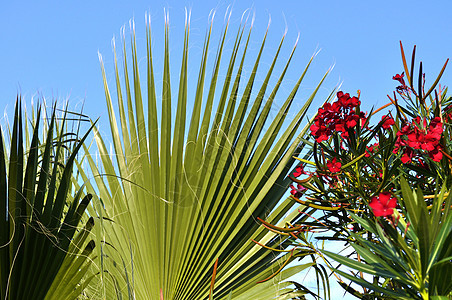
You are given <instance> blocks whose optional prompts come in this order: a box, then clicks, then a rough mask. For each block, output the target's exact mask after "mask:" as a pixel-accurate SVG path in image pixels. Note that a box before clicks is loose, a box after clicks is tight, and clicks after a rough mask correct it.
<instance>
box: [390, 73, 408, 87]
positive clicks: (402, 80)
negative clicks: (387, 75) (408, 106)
mask: <svg viewBox="0 0 452 300" xmlns="http://www.w3.org/2000/svg"><path fill="white" fill-rule="evenodd" d="M403 76H405V72H402V74H396V75H395V76H392V79H393V80H397V81H398V82H400V84H401V85H403V86H404V85H405V80H404V79H403Z"/></svg>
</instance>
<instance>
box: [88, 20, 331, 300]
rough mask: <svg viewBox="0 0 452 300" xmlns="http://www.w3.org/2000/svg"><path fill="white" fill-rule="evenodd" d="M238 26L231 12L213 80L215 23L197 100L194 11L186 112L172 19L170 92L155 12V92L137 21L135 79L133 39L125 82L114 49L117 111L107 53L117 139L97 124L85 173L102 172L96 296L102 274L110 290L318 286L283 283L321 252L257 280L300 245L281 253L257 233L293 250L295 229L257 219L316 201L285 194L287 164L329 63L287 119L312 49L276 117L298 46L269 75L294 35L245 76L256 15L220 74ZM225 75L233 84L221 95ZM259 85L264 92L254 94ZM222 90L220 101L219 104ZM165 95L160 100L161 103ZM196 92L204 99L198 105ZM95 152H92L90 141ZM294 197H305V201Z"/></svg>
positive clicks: (196, 293) (281, 290) (265, 293)
mask: <svg viewBox="0 0 452 300" xmlns="http://www.w3.org/2000/svg"><path fill="white" fill-rule="evenodd" d="M228 28H229V23H227V24H226V26H225V29H224V31H223V32H222V35H221V38H220V43H219V47H218V50H217V52H216V59H215V63H214V65H213V66H214V67H213V72H212V77H211V80H210V83H209V85H208V86H207V85H206V75H207V71H206V69H207V59H208V53H209V49H210V43H211V32H212V24H211V25H210V27H209V28H208V30H207V34H206V38H205V43H204V47H203V53H202V56H201V66H200V70H199V76H198V81H197V84H196V87H197V88H196V93H195V96H194V99H193V101H190V100H189V96H188V84H189V83H188V70H187V65H188V61H189V58H188V54H189V51H188V49H189V34H190V22H189V18H188V19H187V22H186V29H185V37H184V41H183V50H182V65H181V68H180V72H179V74H180V75H179V89H178V94H177V102H176V105H177V111H176V114H175V116H173V112H172V103H174V102H173V101H172V99H173V96H172V92H173V89H172V85H171V76H170V62H169V60H170V57H169V47H170V46H169V25H168V22H166V24H165V51H164V57H163V61H164V70H163V84H162V87H161V97H157V92H158V88H157V87H156V83H155V77H154V67H153V59H154V57H153V53H152V47H151V29H150V19H149V23H148V24H147V39H146V41H147V59H146V67H147V81H146V85H147V87H146V88H145V91H146V95H145V96H144V95H143V90H142V88H141V86H142V83H141V80H140V71H139V68H138V58H137V57H138V55H137V47H136V42H135V32H134V30H133V29H132V38H131V40H132V42H131V59H132V67H131V73H132V75H133V79H132V80H130V79H129V67H130V66H129V62H128V59H127V51H126V44H125V42H124V45H123V49H124V50H123V53H124V57H123V61H122V63H123V68H124V75H123V76H124V83H121V80H120V75H119V68H118V63H117V59H116V51H114V52H115V74H116V95H117V111H116V110H115V109H114V107H115V105H114V104H113V100H112V96H111V93H110V89H109V87H108V83H107V82H108V80H107V78H106V75H105V70H104V66H103V62H102V58H101V64H102V74H103V80H104V87H105V95H106V100H107V107H108V114H109V121H110V129H111V134H112V143H113V149H114V151H113V152H109V151H108V150H107V146H106V145H105V140H104V138H103V137H101V135H100V134H99V132H98V131H97V129H95V139H96V142H97V148H98V151H99V157H100V161H101V165H100V166H99V165H97V164H96V160H95V158H94V157H92V156H91V155H89V154H87V156H86V159H87V161H88V163H89V165H90V167H91V171H92V174H89V173H85V169H84V168H80V172H81V174H82V176H83V179H84V180H85V181H88V180H89V179H90V176H93V177H92V178H93V181H95V185H91V184H90V183H89V182H87V186H88V188H89V189H90V190H92V191H93V192H94V191H97V192H98V195H99V199H98V201H95V202H94V204H95V205H94V206H95V209H93V210H92V211H90V214H92V215H94V214H96V215H97V216H99V220H100V222H101V224H100V225H101V226H100V227H99V228H100V229H99V231H98V232H97V237H98V239H99V245H100V246H99V247H98V248H97V249H98V259H99V266H100V268H101V270H100V274H101V276H100V277H99V278H98V280H97V281H93V285H94V288H93V289H92V291H91V294H88V295H91V297H94V296H95V295H96V293H98V292H99V288H98V287H99V285H101V286H103V289H100V292H101V294H97V295H98V296H102V297H106V298H108V299H112V298H113V297H123V296H124V295H127V296H128V297H129V298H130V299H132V298H133V299H135V298H137V299H206V298H209V297H214V298H215V299H226V298H228V297H231V298H232V299H272V298H274V297H279V298H278V299H289V298H293V297H302V296H303V295H304V294H306V293H308V291H307V290H305V289H303V288H299V289H297V288H293V287H292V288H291V287H290V285H291V284H292V283H291V282H286V283H280V284H279V285H278V283H279V282H281V281H282V280H284V279H287V278H288V277H290V276H291V275H293V274H296V273H298V272H300V271H301V270H303V269H305V268H307V267H310V266H312V265H313V263H312V262H308V263H305V264H302V265H297V266H294V267H291V268H289V269H287V270H285V271H283V272H282V273H279V275H278V276H276V277H273V278H272V279H271V280H268V281H266V282H265V283H262V284H259V285H256V283H257V282H258V281H263V280H265V279H268V278H269V277H272V274H274V273H275V272H276V271H277V270H278V269H279V268H280V267H281V266H282V265H286V264H287V263H288V262H290V261H292V260H293V259H295V258H296V257H295V256H292V255H290V254H289V253H286V254H283V255H275V253H274V252H272V251H270V250H268V249H265V248H262V247H261V246H259V245H258V244H256V243H254V242H253V241H252V240H254V241H256V242H258V243H260V244H262V245H267V246H268V245H269V246H275V247H276V246H280V247H281V249H285V248H286V247H287V240H288V238H290V237H284V238H282V239H281V238H280V237H279V236H278V235H277V234H275V233H272V232H268V231H267V230H266V229H265V228H264V227H260V223H259V222H258V221H257V218H258V217H259V218H262V219H265V220H267V221H268V222H271V223H277V222H280V223H281V224H284V223H285V222H294V221H296V220H297V219H298V218H299V214H298V210H304V209H305V207H304V206H298V205H294V202H293V201H291V200H290V199H286V200H283V201H281V198H282V197H283V195H284V193H285V192H286V190H287V187H288V185H289V184H290V182H291V181H290V179H289V178H287V174H288V173H289V171H290V170H291V168H292V165H293V163H294V158H293V156H294V155H298V154H299V153H300V151H301V150H302V149H303V147H304V144H303V143H301V139H302V138H303V137H304V135H305V133H306V132H307V129H308V127H307V126H305V127H304V128H301V130H300V125H301V123H302V121H303V120H304V118H305V115H306V112H307V110H308V107H309V106H310V104H311V103H312V101H313V99H314V96H315V95H316V93H317V92H318V89H319V87H320V85H321V83H322V82H323V80H324V78H325V76H326V75H327V74H325V76H324V77H323V78H322V79H321V81H320V83H319V84H318V86H317V87H316V88H315V90H314V91H313V92H312V94H311V95H310V96H308V97H307V99H306V100H305V101H306V102H305V104H304V105H303V107H302V108H301V109H300V110H299V111H298V112H296V114H295V116H294V117H293V120H291V121H290V123H286V122H285V119H286V117H287V116H288V112H289V109H290V107H291V106H292V104H293V103H294V101H295V96H296V93H297V91H298V89H299V87H300V84H301V82H302V80H303V78H304V77H305V74H306V72H307V70H308V68H309V66H310V65H311V61H312V59H311V60H310V61H309V62H308V64H307V66H306V68H305V69H304V71H303V73H302V74H301V76H300V77H299V79H298V80H297V81H296V84H295V86H294V87H293V90H292V91H291V92H290V94H289V95H288V96H287V100H286V101H285V102H284V104H283V105H282V107H281V109H280V110H279V111H278V113H277V115H276V116H274V118H273V119H271V120H269V118H268V117H269V114H270V112H271V110H272V109H273V106H272V104H273V102H274V101H275V99H276V98H277V97H278V95H279V93H277V92H278V90H279V88H280V86H281V84H282V82H283V79H284V76H285V75H286V71H287V69H288V67H289V63H290V61H291V59H292V56H293V54H294V50H295V48H296V45H295V47H294V48H293V50H292V52H291V53H290V56H289V58H288V59H287V61H286V63H285V65H284V68H283V71H282V73H281V74H280V75H279V77H278V78H277V80H276V83H275V85H274V86H271V85H270V84H269V82H270V79H271V77H272V75H273V73H274V69H275V65H276V63H277V59H278V57H279V55H280V51H281V50H282V46H283V41H284V36H283V37H282V39H281V42H280V44H279V46H278V48H277V52H276V54H275V55H274V59H273V61H272V63H271V66H270V68H269V70H268V71H267V73H266V77H265V79H264V81H263V82H262V84H261V85H260V86H258V85H257V83H256V80H255V79H256V74H257V72H258V67H259V66H262V65H260V63H261V56H262V53H263V52H264V45H265V42H266V37H267V35H265V36H264V38H263V40H262V42H261V47H260V49H259V51H258V53H257V57H256V58H255V62H254V65H253V69H252V71H251V72H250V76H249V77H248V78H246V76H245V75H244V74H243V69H244V64H245V57H247V50H248V43H249V41H250V36H251V28H250V29H249V31H248V32H246V30H245V28H246V25H241V26H240V28H239V29H238V32H237V35H236V36H235V42H234V45H233V48H232V53H231V56H230V58H229V60H228V61H227V64H228V67H227V71H226V74H225V79H224V80H223V81H222V82H220V81H219V78H220V76H219V74H220V65H221V61H222V58H223V55H224V48H225V44H226V42H227V32H228ZM244 41H245V42H244ZM243 44H244V45H243ZM241 51H243V52H242V53H240V52H241ZM234 72H235V75H234ZM327 73H328V72H327ZM244 81H246V84H245V85H244V87H243V92H242V93H241V94H240V92H239V91H242V90H241V86H242V85H241V83H242V82H244ZM217 85H221V86H222V87H221V93H219V94H218V92H217ZM206 88H207V95H205V94H204V90H205V89H206ZM256 88H257V90H258V92H257V93H254V90H255V89H256ZM267 91H270V92H269V93H268V92H267ZM214 99H217V100H218V102H217V103H216V104H214V103H215V101H214ZM297 101H298V102H299V101H300V100H297ZM158 103H161V107H159V108H158V105H157V104H158ZM190 103H191V104H192V105H193V106H192V108H191V109H187V106H188V105H189V104H190ZM215 108H216V110H215ZM146 109H147V112H146V111H145V110H146ZM187 111H188V112H190V111H191V118H190V117H187V114H186V112H187ZM117 116H119V124H118V122H117V119H116V118H117ZM159 121H160V124H159ZM267 126H268V128H267V129H265V128H266V127H267ZM86 151H87V153H88V152H89V149H88V146H87V147H86ZM294 206H298V207H296V208H295V209H294ZM292 209H294V210H293V211H292ZM88 293H89V292H88Z"/></svg>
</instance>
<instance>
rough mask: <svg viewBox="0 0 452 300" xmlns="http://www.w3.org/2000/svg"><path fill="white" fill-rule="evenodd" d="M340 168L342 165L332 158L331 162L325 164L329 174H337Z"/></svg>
mask: <svg viewBox="0 0 452 300" xmlns="http://www.w3.org/2000/svg"><path fill="white" fill-rule="evenodd" d="M341 166H342V164H341V163H340V162H338V161H337V159H336V157H335V158H333V160H329V161H328V162H327V163H326V167H327V168H328V171H330V172H331V173H337V172H339V171H340V170H341Z"/></svg>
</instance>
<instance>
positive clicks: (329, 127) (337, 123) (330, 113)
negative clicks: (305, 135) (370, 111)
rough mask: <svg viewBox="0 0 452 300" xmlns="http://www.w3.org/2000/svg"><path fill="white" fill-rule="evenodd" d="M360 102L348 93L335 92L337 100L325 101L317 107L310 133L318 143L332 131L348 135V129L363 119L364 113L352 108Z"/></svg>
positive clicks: (344, 135)
mask: <svg viewBox="0 0 452 300" xmlns="http://www.w3.org/2000/svg"><path fill="white" fill-rule="evenodd" d="M360 104H361V102H360V101H359V99H358V98H357V97H350V94H348V93H346V94H344V93H343V92H338V93H337V101H335V102H333V103H325V104H324V105H323V107H321V108H319V110H318V112H317V116H316V117H315V118H314V123H313V124H312V125H311V127H310V129H311V134H312V135H313V136H314V137H315V140H316V141H317V142H318V143H320V142H322V141H326V140H328V139H329V138H330V136H331V135H332V134H333V133H334V132H340V133H341V136H342V137H343V138H347V137H348V130H349V129H352V128H354V127H355V126H356V125H357V124H358V123H359V120H364V121H365V114H364V113H363V112H360V114H359V115H357V114H356V113H355V110H354V108H355V107H357V106H359V105H360Z"/></svg>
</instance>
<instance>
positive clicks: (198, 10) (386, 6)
mask: <svg viewBox="0 0 452 300" xmlns="http://www.w3.org/2000/svg"><path fill="white" fill-rule="evenodd" d="M228 6H230V7H231V8H232V11H233V13H232V17H231V24H232V26H233V28H236V27H234V26H238V24H239V23H240V18H241V15H242V12H243V11H245V10H246V9H248V8H250V9H251V11H252V12H253V13H254V14H255V23H254V30H253V36H252V40H253V41H254V42H255V44H252V45H251V48H252V49H256V48H257V43H258V42H259V41H260V39H261V38H262V36H263V33H264V31H265V29H266V27H267V23H268V20H269V17H270V16H271V20H272V22H271V26H270V33H269V43H268V52H266V53H265V54H264V58H263V59H264V65H265V63H267V64H268V63H270V61H271V58H272V54H273V53H274V51H275V50H276V45H277V43H278V42H279V39H280V37H281V35H282V34H283V33H284V32H285V30H286V28H287V29H288V33H287V43H286V45H285V48H284V49H283V57H287V56H288V55H289V52H290V49H291V47H292V45H293V43H295V41H296V39H297V35H298V34H300V42H299V46H298V50H297V52H296V54H295V57H294V60H293V63H292V66H291V68H290V70H289V74H288V79H289V80H288V81H287V86H283V89H286V90H289V89H290V88H291V86H290V84H291V83H293V82H294V80H296V78H297V76H299V74H300V69H301V67H303V68H304V66H305V64H306V62H307V60H308V59H309V57H310V56H311V55H312V54H313V53H315V52H316V51H317V50H321V51H320V53H319V54H318V55H317V57H316V59H315V62H314V64H313V66H312V72H310V75H309V76H308V79H307V80H306V82H305V83H304V85H303V87H302V89H301V90H300V104H299V105H300V106H301V105H302V103H301V102H302V101H303V100H302V99H303V94H306V93H308V92H310V91H312V89H313V88H314V87H315V85H316V84H317V82H318V80H319V79H320V77H321V76H322V74H323V73H324V72H325V71H326V70H327V69H328V68H329V67H330V66H332V65H334V69H333V71H332V73H331V74H330V75H329V77H328V79H327V81H326V82H325V84H324V85H323V89H322V91H321V97H320V98H319V99H318V100H317V102H315V104H319V103H320V102H321V101H322V100H323V98H322V96H323V95H326V94H327V93H328V92H329V91H330V90H331V89H333V88H334V87H335V86H336V85H337V84H338V83H342V90H344V91H346V92H350V93H351V94H356V91H357V90H358V89H359V90H361V100H362V103H363V106H364V109H367V110H369V109H370V107H371V106H372V105H375V106H377V107H378V106H381V105H383V104H386V103H387V98H386V95H387V94H391V93H392V91H393V89H394V88H395V86H396V85H397V83H396V82H394V81H393V80H392V76H393V75H394V74H396V73H401V72H402V70H403V67H402V63H401V59H400V49H399V40H401V41H402V42H403V44H404V47H405V49H406V51H407V52H408V53H411V49H412V47H413V45H415V44H416V45H417V61H418V62H419V60H422V61H423V67H424V71H425V72H426V73H427V84H428V83H432V82H433V81H434V79H435V78H436V75H437V74H438V72H439V71H440V69H441V67H442V65H443V63H444V62H445V60H446V59H447V58H449V57H451V56H452V50H451V49H452V30H451V28H452V26H451V25H450V13H451V11H452V1H300V0H298V1H290V0H286V1H275V0H271V1H269V0H266V1H246V0H242V1H236V2H231V1H20V2H19V1H7V2H5V3H2V4H0V91H1V92H0V119H1V118H2V116H3V110H4V109H5V108H6V107H8V110H7V112H11V107H12V106H13V105H14V100H15V98H16V94H17V93H21V94H22V96H23V98H24V99H25V102H26V103H27V104H28V103H30V101H31V98H34V99H35V101H36V99H38V98H41V97H45V98H47V99H48V100H52V99H60V100H61V99H69V101H70V103H71V105H72V106H75V107H80V105H81V103H84V111H85V113H87V114H88V115H89V116H90V117H92V118H93V119H96V118H97V117H100V124H104V125H107V115H106V108H105V100H104V91H103V85H102V78H101V71H100V65H99V60H98V52H100V53H101V54H102V55H103V58H104V62H105V65H106V69H107V76H109V82H110V83H113V71H112V66H113V56H112V51H111V39H112V38H113V36H116V37H118V36H119V33H120V28H121V27H122V26H123V25H126V24H127V25H128V23H129V20H131V19H133V18H134V19H135V22H136V30H137V42H138V44H139V50H140V49H141V50H142V51H141V52H139V57H141V58H143V57H145V55H146V53H145V51H144V48H143V46H144V45H145V23H144V15H145V12H148V13H149V14H150V15H151V17H152V27H153V36H154V37H153V43H154V50H155V53H154V55H156V57H159V54H160V57H161V53H163V46H162V41H163V24H164V13H163V10H164V9H167V10H168V11H169V16H170V26H171V33H170V35H171V55H172V63H173V64H174V66H175V69H174V70H176V72H174V71H173V73H177V68H178V67H177V63H178V62H179V61H180V52H181V51H180V50H181V47H182V42H181V40H180V39H181V37H182V36H183V30H184V14H185V7H187V8H188V9H190V10H191V12H192V26H191V28H192V33H191V42H190V45H191V46H190V47H191V50H192V53H193V54H192V56H190V58H189V59H190V61H191V62H190V66H189V68H191V69H192V70H193V72H192V74H193V78H192V82H193V79H195V77H196V75H197V68H198V67H199V53H200V48H201V47H202V42H203V38H204V34H205V30H206V27H207V23H208V15H209V13H210V12H211V10H212V9H214V10H216V12H217V13H216V19H215V22H214V32H216V33H217V34H218V33H219V32H220V31H221V29H222V27H223V25H224V19H223V16H224V14H225V12H226V8H227V7H228ZM233 34H234V32H233V31H232V32H231V36H233ZM117 40H118V39H117ZM230 42H231V43H232V42H233V41H232V40H231V41H230ZM140 45H141V48H140ZM214 46H216V44H214ZM230 47H232V45H230ZM253 47H254V48H253ZM211 59H213V55H212V56H211ZM159 66H161V60H160V62H159V61H158V59H157V61H156V68H159ZM450 68H452V66H449V68H448V69H446V72H445V74H444V76H443V80H442V83H443V84H446V85H447V84H448V83H449V82H451V81H452V70H451V69H450ZM158 72H159V71H158ZM160 72H161V71H160ZM160 74H161V73H160ZM189 80H190V79H189ZM173 86H177V84H176V81H174V82H173ZM110 88H113V86H111V87H110ZM305 92H306V93H305Z"/></svg>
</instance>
